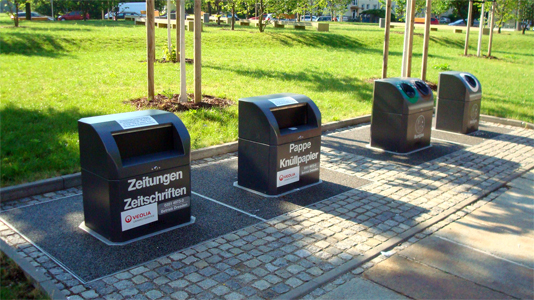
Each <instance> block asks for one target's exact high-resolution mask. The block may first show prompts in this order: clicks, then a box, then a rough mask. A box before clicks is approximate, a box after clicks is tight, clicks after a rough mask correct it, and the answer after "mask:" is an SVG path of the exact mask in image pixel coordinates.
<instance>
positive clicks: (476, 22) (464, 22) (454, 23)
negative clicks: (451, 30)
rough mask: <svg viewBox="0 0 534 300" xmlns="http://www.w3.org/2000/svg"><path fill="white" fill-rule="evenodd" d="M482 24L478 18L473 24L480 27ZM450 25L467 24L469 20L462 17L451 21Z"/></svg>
mask: <svg viewBox="0 0 534 300" xmlns="http://www.w3.org/2000/svg"><path fill="white" fill-rule="evenodd" d="M479 25H480V22H479V21H478V20H474V21H473V26H475V27H478V26H479ZM449 26H467V20H465V19H460V20H456V21H454V22H452V23H449Z"/></svg>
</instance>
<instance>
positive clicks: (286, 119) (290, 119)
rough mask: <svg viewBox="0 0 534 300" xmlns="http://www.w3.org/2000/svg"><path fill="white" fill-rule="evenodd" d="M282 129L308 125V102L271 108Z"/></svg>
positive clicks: (289, 129)
mask: <svg viewBox="0 0 534 300" xmlns="http://www.w3.org/2000/svg"><path fill="white" fill-rule="evenodd" d="M271 112H272V114H273V115H274V118H275V119H276V122H277V123H278V128H279V129H280V131H282V130H287V131H295V130H297V129H298V127H299V126H303V125H308V104H307V103H302V104H298V105H291V106H282V107H275V108H271Z"/></svg>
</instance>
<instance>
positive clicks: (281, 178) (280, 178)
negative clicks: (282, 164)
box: [278, 173, 296, 181]
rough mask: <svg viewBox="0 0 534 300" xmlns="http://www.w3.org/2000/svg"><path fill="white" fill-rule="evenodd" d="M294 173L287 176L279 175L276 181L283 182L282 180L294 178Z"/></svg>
mask: <svg viewBox="0 0 534 300" xmlns="http://www.w3.org/2000/svg"><path fill="white" fill-rule="evenodd" d="M295 175H296V174H295V173H291V174H287V175H280V177H278V180H280V181H283V180H284V179H286V180H287V179H290V178H292V177H295Z"/></svg>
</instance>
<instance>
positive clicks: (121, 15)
mask: <svg viewBox="0 0 534 300" xmlns="http://www.w3.org/2000/svg"><path fill="white" fill-rule="evenodd" d="M140 16H141V14H138V13H136V12H120V13H117V15H116V16H115V17H114V20H119V19H124V18H125V17H140ZM165 17H166V16H165Z"/></svg>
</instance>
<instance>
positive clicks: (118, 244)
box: [78, 216, 196, 246]
mask: <svg viewBox="0 0 534 300" xmlns="http://www.w3.org/2000/svg"><path fill="white" fill-rule="evenodd" d="M195 221H196V218H195V217H193V216H191V220H190V221H189V222H187V223H183V224H180V225H176V226H173V227H169V228H165V229H163V230H160V231H156V232H153V233H150V234H147V235H144V236H141V237H138V238H135V239H131V240H129V241H125V242H112V241H110V240H108V239H106V238H105V237H103V236H102V235H100V234H98V233H96V232H95V231H94V230H92V229H91V228H89V227H87V226H85V222H82V223H81V224H80V226H78V228H80V229H81V230H83V231H85V232H87V233H89V234H90V235H92V236H93V237H95V238H96V239H97V240H99V241H101V242H102V243H104V244H106V245H108V246H124V245H128V244H131V243H133V242H137V241H140V240H144V239H146V238H149V237H153V236H156V235H158V234H162V233H165V232H168V231H171V230H174V229H178V228H181V227H184V226H188V225H191V224H193V223H195Z"/></svg>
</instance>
